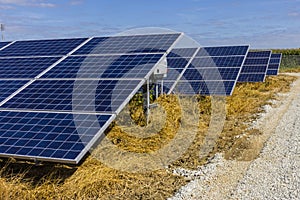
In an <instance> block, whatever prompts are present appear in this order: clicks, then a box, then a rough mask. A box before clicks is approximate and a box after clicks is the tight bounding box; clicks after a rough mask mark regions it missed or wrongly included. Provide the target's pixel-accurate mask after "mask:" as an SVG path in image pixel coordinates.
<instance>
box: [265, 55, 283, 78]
mask: <svg viewBox="0 0 300 200" xmlns="http://www.w3.org/2000/svg"><path fill="white" fill-rule="evenodd" d="M281 57H282V54H281V53H278V54H276V53H272V55H271V58H270V62H269V65H268V69H267V75H278V71H279V67H280V62H281Z"/></svg>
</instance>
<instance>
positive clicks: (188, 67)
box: [164, 45, 249, 95]
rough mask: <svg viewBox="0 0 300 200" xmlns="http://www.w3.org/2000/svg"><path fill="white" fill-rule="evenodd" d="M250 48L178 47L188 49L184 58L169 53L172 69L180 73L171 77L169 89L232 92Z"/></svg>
mask: <svg viewBox="0 0 300 200" xmlns="http://www.w3.org/2000/svg"><path fill="white" fill-rule="evenodd" d="M248 49H249V46H248V45H244V46H226V47H225V46H223V47H203V48H198V49H197V50H194V49H179V50H177V52H180V53H181V52H184V51H185V52H189V53H186V57H185V58H176V56H174V55H175V54H176V53H175V52H172V53H171V54H169V55H170V56H168V65H169V66H170V69H169V71H170V70H173V72H172V73H173V74H175V73H177V74H179V76H177V78H173V77H175V75H174V76H171V78H169V79H168V80H166V81H165V82H164V86H165V89H166V92H167V93H172V92H178V93H181V94H201V95H231V94H232V92H233V89H234V86H235V84H236V81H237V77H238V75H239V73H240V70H241V66H242V64H243V62H244V59H245V55H246V54H247V52H248ZM178 55H179V53H178ZM179 56H180V55H179ZM179 56H178V57H179ZM175 59H177V60H176V61H177V62H175V61H174V60H175ZM180 60H181V61H180Z"/></svg>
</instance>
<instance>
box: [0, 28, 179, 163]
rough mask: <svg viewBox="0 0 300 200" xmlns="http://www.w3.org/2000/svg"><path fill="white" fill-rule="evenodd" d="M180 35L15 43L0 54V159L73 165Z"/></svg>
mask: <svg viewBox="0 0 300 200" xmlns="http://www.w3.org/2000/svg"><path fill="white" fill-rule="evenodd" d="M180 36H181V34H180V33H174V34H153V35H136V36H118V37H102V38H100V37H97V38H77V39H59V40H35V41H17V42H14V43H13V44H11V45H9V46H8V47H6V48H3V49H2V50H0V71H1V75H0V86H1V89H0V100H1V103H0V156H6V157H9V156H12V157H16V158H23V159H36V160H46V161H55V162H64V163H78V162H79V161H80V160H81V159H82V157H83V156H84V155H85V154H86V152H87V151H88V150H89V149H90V148H91V146H92V145H93V144H94V143H95V142H96V140H97V139H99V138H100V137H101V136H102V134H103V132H104V130H105V129H106V128H107V127H108V125H109V124H110V123H111V122H112V121H113V120H114V118H115V117H116V115H117V114H118V113H119V112H120V111H121V109H122V108H123V107H124V106H125V105H126V104H127V103H128V102H129V100H130V98H131V97H132V96H133V95H134V94H135V93H136V91H137V90H138V89H139V88H140V87H141V86H142V85H143V84H144V83H145V81H146V79H148V78H149V77H150V75H151V74H152V73H153V71H154V69H155V66H156V64H157V63H158V62H159V61H160V60H161V59H162V57H163V56H164V54H166V52H167V51H169V50H170V48H171V47H172V46H173V44H174V43H175V42H176V41H177V40H178V38H180Z"/></svg>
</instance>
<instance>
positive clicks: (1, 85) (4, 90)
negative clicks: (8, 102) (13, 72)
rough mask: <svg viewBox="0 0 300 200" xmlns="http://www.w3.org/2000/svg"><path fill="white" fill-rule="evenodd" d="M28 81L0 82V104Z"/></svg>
mask: <svg viewBox="0 0 300 200" xmlns="http://www.w3.org/2000/svg"><path fill="white" fill-rule="evenodd" d="M27 82H28V81H25V80H22V81H21V80H20V81H19V80H0V102H2V101H3V100H4V99H6V98H7V97H8V96H10V95H11V94H12V93H14V92H15V91H17V90H18V89H19V88H21V87H22V86H23V85H25V84H26V83H27Z"/></svg>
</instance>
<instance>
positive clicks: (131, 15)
mask: <svg viewBox="0 0 300 200" xmlns="http://www.w3.org/2000/svg"><path fill="white" fill-rule="evenodd" d="M0 23H3V24H5V32H4V36H5V40H7V41H11V40H24V39H44V38H70V37H90V36H107V35H114V34H118V33H120V32H123V31H127V30H130V29H134V28H144V27H161V28H168V29H172V30H175V31H179V32H184V33H185V34H186V35H188V36H190V37H191V38H193V39H195V40H196V41H197V42H198V43H199V44H200V45H202V46H209V45H212V46H216V45H234V44H250V45H251V48H261V49H269V48H299V47H300V0H247V1H243V0H218V1H217V0H0Z"/></svg>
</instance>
